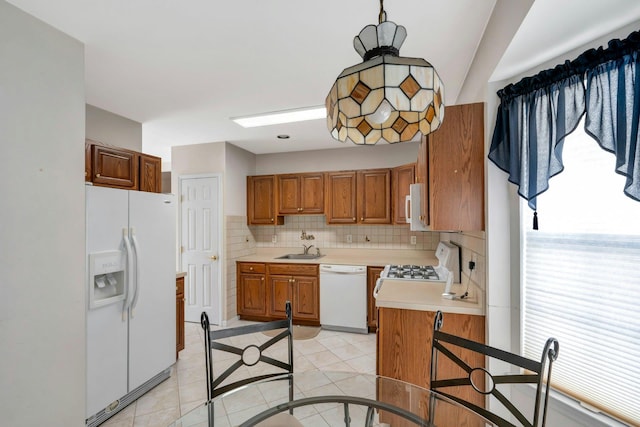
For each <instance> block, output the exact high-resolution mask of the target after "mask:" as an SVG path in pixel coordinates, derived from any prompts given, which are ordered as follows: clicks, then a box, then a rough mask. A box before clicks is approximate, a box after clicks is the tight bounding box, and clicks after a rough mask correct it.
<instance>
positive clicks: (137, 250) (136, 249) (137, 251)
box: [131, 228, 140, 318]
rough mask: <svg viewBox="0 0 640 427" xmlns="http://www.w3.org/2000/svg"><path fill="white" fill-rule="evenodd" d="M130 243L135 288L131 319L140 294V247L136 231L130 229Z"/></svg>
mask: <svg viewBox="0 0 640 427" xmlns="http://www.w3.org/2000/svg"><path fill="white" fill-rule="evenodd" d="M131 242H133V251H134V253H135V257H136V273H135V274H136V280H135V286H136V290H135V292H134V293H133V299H132V300H131V318H133V316H134V309H135V308H136V305H137V304H138V295H139V294H140V268H138V267H139V264H140V245H139V244H138V239H136V230H135V228H131Z"/></svg>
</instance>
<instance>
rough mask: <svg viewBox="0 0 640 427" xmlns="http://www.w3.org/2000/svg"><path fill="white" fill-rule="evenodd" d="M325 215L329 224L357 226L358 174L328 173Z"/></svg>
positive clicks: (349, 172) (347, 172)
mask: <svg viewBox="0 0 640 427" xmlns="http://www.w3.org/2000/svg"><path fill="white" fill-rule="evenodd" d="M325 187H326V190H325V194H326V196H325V215H326V217H327V223H329V224H356V223H357V218H356V215H357V210H356V203H357V202H356V172H354V171H346V172H327V174H326V182H325Z"/></svg>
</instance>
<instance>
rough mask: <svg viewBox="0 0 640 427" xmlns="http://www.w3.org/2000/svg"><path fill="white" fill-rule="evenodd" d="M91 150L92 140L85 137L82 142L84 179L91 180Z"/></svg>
mask: <svg viewBox="0 0 640 427" xmlns="http://www.w3.org/2000/svg"><path fill="white" fill-rule="evenodd" d="M91 150H92V142H91V140H90V139H87V140H86V141H85V143H84V180H85V181H88V182H91V180H92V179H93V175H92V173H91Z"/></svg>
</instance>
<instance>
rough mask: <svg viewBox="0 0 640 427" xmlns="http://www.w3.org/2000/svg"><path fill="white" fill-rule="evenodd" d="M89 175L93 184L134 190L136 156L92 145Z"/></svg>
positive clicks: (123, 150) (131, 152) (135, 184)
mask: <svg viewBox="0 0 640 427" xmlns="http://www.w3.org/2000/svg"><path fill="white" fill-rule="evenodd" d="M91 159H92V162H91V173H92V180H91V181H93V183H94V184H97V185H104V186H109V187H116V188H125V189H129V190H136V189H137V188H138V155H137V153H136V152H134V151H129V150H125V149H120V148H115V147H107V146H103V145H95V144H94V145H92V149H91Z"/></svg>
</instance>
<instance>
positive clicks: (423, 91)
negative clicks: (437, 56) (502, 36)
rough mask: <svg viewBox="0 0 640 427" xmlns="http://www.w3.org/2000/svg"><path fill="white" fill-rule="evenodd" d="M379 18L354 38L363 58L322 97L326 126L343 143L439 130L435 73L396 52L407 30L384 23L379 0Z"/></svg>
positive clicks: (440, 94)
mask: <svg viewBox="0 0 640 427" xmlns="http://www.w3.org/2000/svg"><path fill="white" fill-rule="evenodd" d="M378 22H379V24H378V25H367V26H366V27H364V28H363V29H362V31H360V34H358V35H357V36H356V37H355V38H354V39H353V47H354V48H355V50H356V52H358V54H360V56H361V57H362V59H363V60H364V62H362V63H361V64H358V65H354V66H353V67H349V68H346V69H345V70H344V71H342V73H341V74H340V75H339V76H338V78H337V79H336V82H335V83H334V84H333V87H332V88H331V91H330V92H329V95H327V99H326V101H325V105H326V107H327V127H328V128H329V131H330V132H331V136H333V137H334V138H335V139H337V140H339V141H342V142H345V141H346V140H351V141H352V142H354V143H356V144H375V143H376V142H378V141H379V140H380V139H384V140H385V141H387V142H389V143H395V142H404V141H411V140H412V139H413V138H414V137H415V136H416V134H417V133H418V132H421V133H422V134H424V135H426V134H428V133H431V132H433V131H435V130H436V129H438V127H439V126H440V123H441V122H442V120H443V118H444V104H443V102H442V101H443V98H444V86H443V85H442V82H441V81H440V77H439V76H438V73H436V70H435V68H433V66H432V65H431V64H429V63H428V62H427V61H425V60H424V59H421V58H405V57H402V56H400V55H399V54H400V46H402V43H403V42H404V39H405V38H406V37H407V31H406V30H405V28H404V27H403V26H401V25H396V24H395V23H394V22H391V21H387V14H386V12H385V11H384V6H383V0H380V14H379V17H378Z"/></svg>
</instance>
